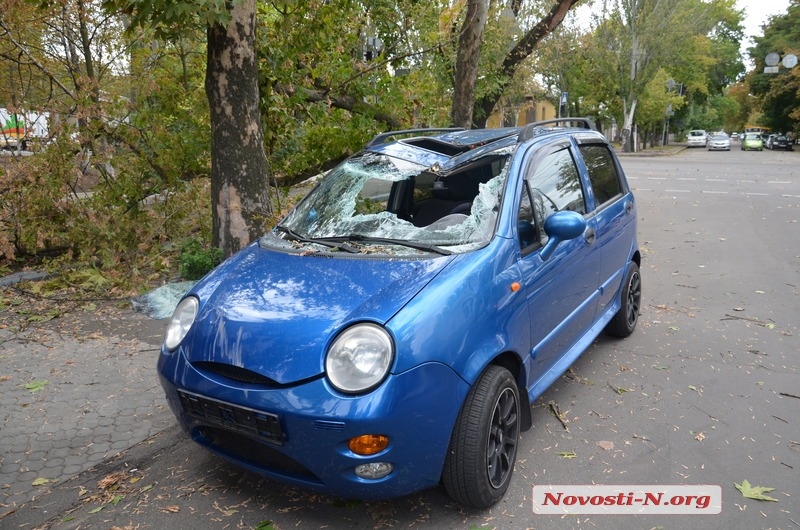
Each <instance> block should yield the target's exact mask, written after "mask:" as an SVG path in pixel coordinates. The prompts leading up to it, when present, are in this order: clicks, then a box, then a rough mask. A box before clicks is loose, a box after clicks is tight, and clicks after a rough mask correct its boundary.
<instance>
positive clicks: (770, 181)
mask: <svg viewBox="0 0 800 530" xmlns="http://www.w3.org/2000/svg"><path fill="white" fill-rule="evenodd" d="M767 184H791V181H788V180H768V181H767Z"/></svg>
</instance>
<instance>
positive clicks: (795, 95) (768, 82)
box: [748, 0, 800, 132]
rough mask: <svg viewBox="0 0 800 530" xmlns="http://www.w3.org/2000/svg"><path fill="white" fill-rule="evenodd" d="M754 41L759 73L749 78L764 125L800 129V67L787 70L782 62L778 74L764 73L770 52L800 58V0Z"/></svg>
mask: <svg viewBox="0 0 800 530" xmlns="http://www.w3.org/2000/svg"><path fill="white" fill-rule="evenodd" d="M754 41H755V43H756V44H755V46H753V47H752V48H750V50H749V52H750V57H751V58H752V59H753V62H754V63H755V70H754V71H753V73H752V74H751V75H750V76H749V78H748V79H749V81H750V92H751V93H752V94H753V95H755V96H756V97H757V98H758V102H759V106H760V108H761V113H762V120H763V123H761V124H760V125H766V126H769V127H772V128H773V129H775V130H777V131H782V132H789V131H798V130H800V66H794V67H793V68H791V69H787V68H785V67H784V65H783V62H780V63H779V64H778V72H777V73H767V72H765V70H764V67H765V66H766V64H765V59H766V57H767V54H769V53H777V54H778V56H779V57H780V58H783V57H786V56H787V55H792V54H793V55H795V57H797V56H800V0H791V5H790V6H789V7H788V9H787V10H786V13H784V14H781V15H776V16H774V17H772V18H771V19H770V20H769V23H768V24H767V25H766V26H765V27H764V35H763V36H761V37H755V38H754ZM790 64H791V63H790Z"/></svg>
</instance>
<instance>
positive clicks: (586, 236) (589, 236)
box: [583, 228, 597, 245]
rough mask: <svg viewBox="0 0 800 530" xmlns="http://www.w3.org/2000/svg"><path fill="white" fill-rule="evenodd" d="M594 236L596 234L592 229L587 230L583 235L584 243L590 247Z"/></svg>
mask: <svg viewBox="0 0 800 530" xmlns="http://www.w3.org/2000/svg"><path fill="white" fill-rule="evenodd" d="M596 235H597V234H596V232H595V231H594V228H587V229H586V232H584V233H583V239H584V241H586V243H588V244H589V245H591V244H592V243H594V240H595V237H596Z"/></svg>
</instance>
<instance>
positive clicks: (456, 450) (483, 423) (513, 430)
mask: <svg viewBox="0 0 800 530" xmlns="http://www.w3.org/2000/svg"><path fill="white" fill-rule="evenodd" d="M519 420H520V400H519V389H518V388H517V383H516V381H514V377H513V376H512V375H511V373H510V372H509V371H508V370H506V369H505V368H502V367H499V366H489V367H488V368H487V369H486V371H485V372H484V373H483V375H481V377H480V379H478V381H477V382H476V383H475V384H474V385H473V387H472V388H471V389H470V391H469V394H467V399H466V400H465V401H464V406H463V408H462V409H461V412H460V413H459V415H458V420H457V422H456V425H455V428H454V429H453V436H452V439H451V440H450V447H449V448H448V451H447V458H446V459H445V461H444V471H443V472H442V482H443V483H444V487H445V490H446V491H447V494H448V495H450V497H452V498H453V499H454V500H456V501H457V502H459V503H461V504H464V505H466V506H472V507H475V508H488V507H489V506H491V505H493V504H495V503H496V502H497V501H499V500H500V499H501V498H502V497H503V495H504V494H505V492H506V490H507V489H508V485H509V483H510V482H511V475H512V473H513V471H514V463H515V462H516V458H517V443H518V441H519V430H520V421H519Z"/></svg>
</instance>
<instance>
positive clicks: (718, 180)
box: [706, 179, 728, 182]
mask: <svg viewBox="0 0 800 530" xmlns="http://www.w3.org/2000/svg"><path fill="white" fill-rule="evenodd" d="M706 182H728V181H727V180H725V179H706Z"/></svg>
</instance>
